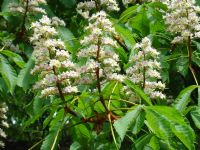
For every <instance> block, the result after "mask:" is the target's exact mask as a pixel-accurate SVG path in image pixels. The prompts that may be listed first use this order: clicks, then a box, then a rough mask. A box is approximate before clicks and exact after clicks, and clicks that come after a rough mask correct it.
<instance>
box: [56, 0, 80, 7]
mask: <svg viewBox="0 0 200 150" xmlns="http://www.w3.org/2000/svg"><path fill="white" fill-rule="evenodd" d="M59 1H60V2H61V3H62V4H63V5H64V6H65V7H66V8H72V7H74V6H75V4H76V0H59Z"/></svg>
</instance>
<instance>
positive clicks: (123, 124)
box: [114, 105, 143, 140]
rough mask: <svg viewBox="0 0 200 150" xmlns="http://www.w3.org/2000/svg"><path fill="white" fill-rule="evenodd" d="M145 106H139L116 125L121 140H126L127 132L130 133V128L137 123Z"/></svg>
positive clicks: (116, 122)
mask: <svg viewBox="0 0 200 150" xmlns="http://www.w3.org/2000/svg"><path fill="white" fill-rule="evenodd" d="M142 107H143V106H140V105H139V106H137V107H136V108H135V109H134V110H132V111H130V112H128V113H126V115H125V116H124V117H122V118H120V119H118V120H117V121H115V123H114V127H115V129H116V131H117V133H118V134H119V136H120V138H121V140H123V139H124V136H125V134H126V132H127V131H128V128H130V126H132V124H134V123H135V122H136V119H137V118H138V116H139V114H140V113H141V111H142Z"/></svg>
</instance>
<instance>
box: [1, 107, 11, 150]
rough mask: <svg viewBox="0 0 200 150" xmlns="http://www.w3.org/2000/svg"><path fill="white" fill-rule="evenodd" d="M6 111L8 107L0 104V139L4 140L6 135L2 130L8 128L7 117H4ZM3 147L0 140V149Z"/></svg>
mask: <svg viewBox="0 0 200 150" xmlns="http://www.w3.org/2000/svg"><path fill="white" fill-rule="evenodd" d="M7 111H8V107H7V106H6V105H5V104H1V105H0V121H1V122H0V126H1V127H0V138H4V139H5V138H6V136H7V135H6V133H5V132H4V130H3V128H8V127H9V125H8V123H7V122H6V120H7V117H6V115H5V113H6V112H7ZM4 146H5V145H4V143H3V141H1V140H0V148H3V147H4Z"/></svg>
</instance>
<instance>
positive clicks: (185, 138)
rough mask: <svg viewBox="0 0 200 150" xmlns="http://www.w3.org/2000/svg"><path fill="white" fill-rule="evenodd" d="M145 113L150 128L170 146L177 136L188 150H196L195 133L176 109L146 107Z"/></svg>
mask: <svg viewBox="0 0 200 150" xmlns="http://www.w3.org/2000/svg"><path fill="white" fill-rule="evenodd" d="M145 112H146V119H147V126H148V128H149V129H150V130H151V131H152V132H153V133H155V134H156V136H157V137H159V138H161V139H163V140H164V141H165V143H167V144H168V146H170V141H171V140H172V137H173V136H174V135H175V136H176V137H177V138H178V139H179V140H180V141H181V142H182V143H183V144H184V145H185V146H186V147H187V148H188V149H190V150H193V149H194V142H195V134H194V131H193V130H192V128H191V127H190V126H189V124H187V123H186V122H185V118H184V117H183V116H182V115H181V114H180V113H179V112H178V111H177V110H176V109H174V108H172V107H167V106H146V107H145Z"/></svg>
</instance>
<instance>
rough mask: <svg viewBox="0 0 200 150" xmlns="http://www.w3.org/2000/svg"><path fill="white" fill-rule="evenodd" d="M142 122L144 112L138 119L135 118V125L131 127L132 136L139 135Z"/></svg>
mask: <svg viewBox="0 0 200 150" xmlns="http://www.w3.org/2000/svg"><path fill="white" fill-rule="evenodd" d="M144 120H145V112H144V111H142V112H141V113H140V114H139V115H138V117H137V118H136V120H135V124H134V126H133V129H132V133H133V134H137V133H139V131H140V130H141V128H142V127H143V125H144Z"/></svg>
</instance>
